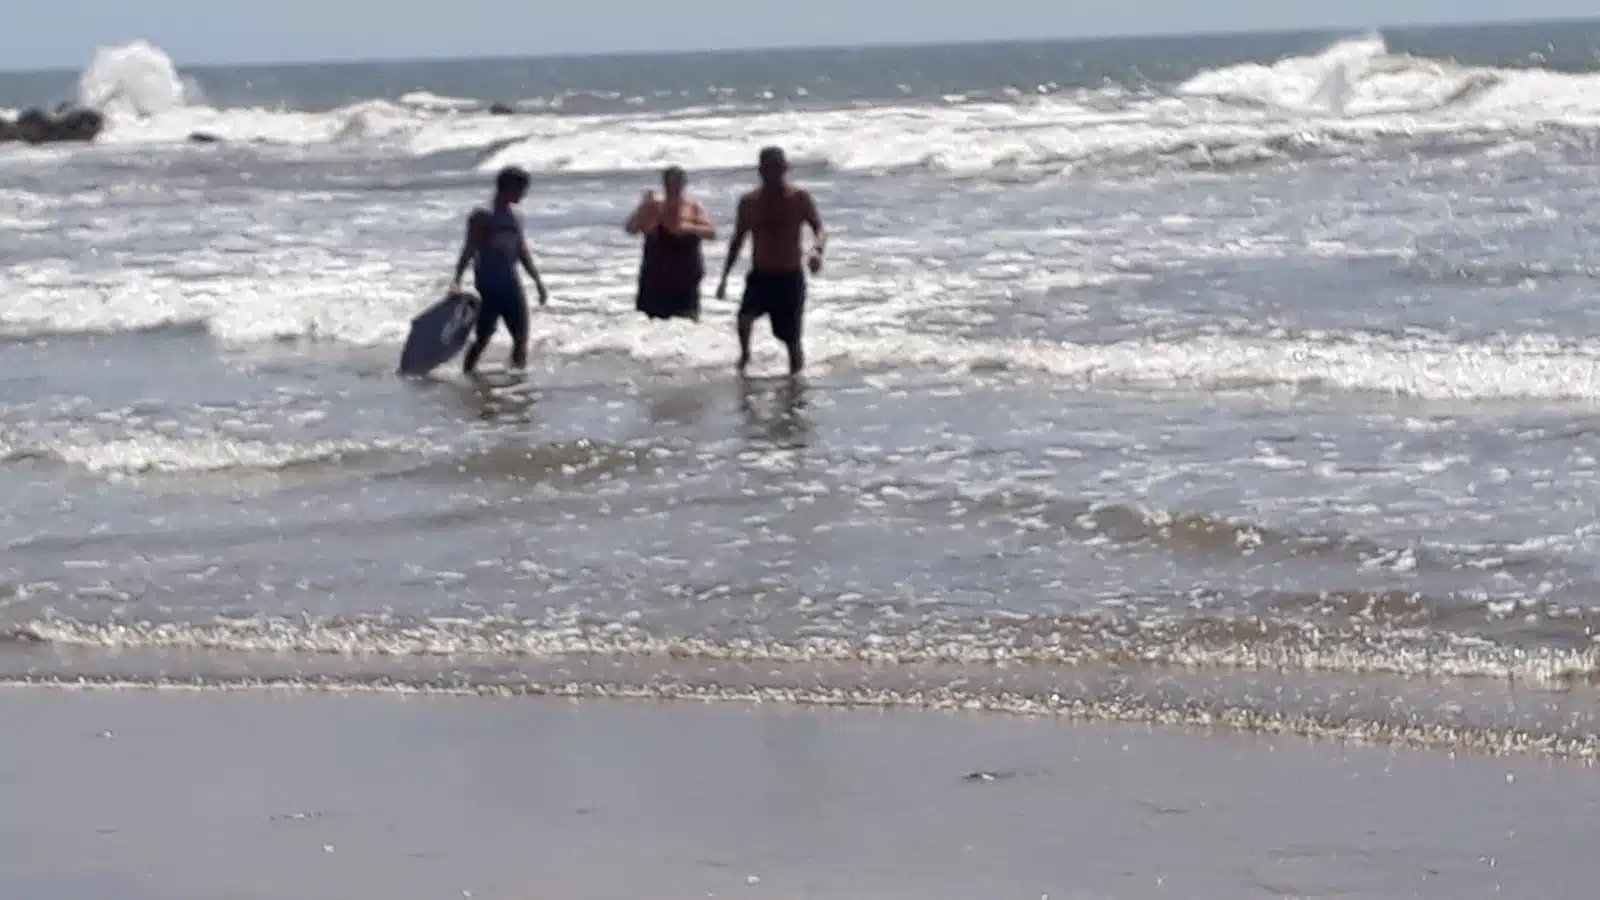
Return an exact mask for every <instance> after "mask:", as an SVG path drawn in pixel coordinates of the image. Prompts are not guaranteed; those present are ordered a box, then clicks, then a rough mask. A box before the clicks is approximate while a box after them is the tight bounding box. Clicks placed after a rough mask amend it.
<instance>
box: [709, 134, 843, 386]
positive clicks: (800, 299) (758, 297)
mask: <svg viewBox="0 0 1600 900" xmlns="http://www.w3.org/2000/svg"><path fill="white" fill-rule="evenodd" d="M758 166H759V171H760V173H761V186H760V187H758V188H756V189H755V190H753V191H750V192H749V193H747V194H745V195H744V196H743V197H740V198H739V211H738V214H737V216H736V218H735V220H734V225H733V239H732V240H731V241H729V243H728V261H727V263H726V264H724V266H723V268H722V282H721V283H720V284H718V285H717V299H718V300H721V299H723V298H724V297H725V296H727V292H728V274H729V273H730V272H732V271H733V265H734V263H736V262H738V260H739V253H740V251H741V250H743V249H744V239H745V236H746V235H749V236H750V237H751V238H752V243H753V245H754V246H753V247H752V248H751V261H750V262H751V265H750V272H749V274H748V275H746V276H745V282H744V299H743V300H742V302H740V304H739V374H741V375H743V374H744V370H745V367H747V366H748V365H749V364H750V330H751V328H753V327H754V326H755V321H756V319H759V318H761V317H762V316H766V317H768V319H769V320H770V321H771V323H772V336H773V337H775V338H777V339H778V340H779V341H781V342H783V345H784V347H785V348H787V349H788V351H789V374H790V375H798V374H800V370H801V369H802V368H803V367H804V366H805V350H804V348H803V345H802V342H801V332H802V325H803V320H804V318H805V307H806V271H807V270H810V272H811V274H813V275H815V274H816V273H817V272H818V271H820V270H821V269H822V253H823V250H824V249H825V248H826V247H827V244H828V236H827V233H826V232H824V231H823V229H822V216H821V215H820V214H819V213H818V212H817V204H816V202H815V201H813V200H812V199H811V194H810V193H809V192H807V191H806V190H804V189H802V188H798V187H795V186H794V185H792V184H790V183H789V180H788V174H789V163H788V161H787V160H786V159H785V158H784V155H783V150H781V149H780V148H778V147H766V148H763V149H762V151H761V158H760V162H759V164H758ZM803 225H805V226H810V228H811V252H810V253H809V254H803V251H802V249H801V246H800V231H801V226H803ZM802 255H805V260H804V265H802V264H801V257H802Z"/></svg>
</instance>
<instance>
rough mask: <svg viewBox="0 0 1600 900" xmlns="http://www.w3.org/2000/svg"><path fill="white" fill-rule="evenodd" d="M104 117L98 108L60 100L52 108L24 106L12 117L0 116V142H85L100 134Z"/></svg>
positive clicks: (104, 124) (104, 125)
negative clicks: (18, 113) (74, 104)
mask: <svg viewBox="0 0 1600 900" xmlns="http://www.w3.org/2000/svg"><path fill="white" fill-rule="evenodd" d="M105 127H106V117H105V116H104V115H102V114H101V113H100V112H98V111H97V110H93V109H88V108H86V107H82V106H70V105H68V104H65V103H63V104H62V105H61V106H58V107H56V108H55V110H54V111H51V110H45V109H40V108H37V107H35V108H33V109H25V110H23V111H22V114H21V115H19V116H17V117H16V118H15V119H7V118H5V117H3V116H0V144H4V143H11V142H21V143H24V144H58V143H68V142H71V143H85V142H88V141H92V140H94V139H95V138H97V137H99V136H100V132H101V131H104V130H105Z"/></svg>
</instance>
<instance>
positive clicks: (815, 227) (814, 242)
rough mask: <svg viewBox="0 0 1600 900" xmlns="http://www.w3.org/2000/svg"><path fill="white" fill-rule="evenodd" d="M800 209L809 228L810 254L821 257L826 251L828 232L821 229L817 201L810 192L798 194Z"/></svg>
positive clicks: (820, 215) (820, 216)
mask: <svg viewBox="0 0 1600 900" xmlns="http://www.w3.org/2000/svg"><path fill="white" fill-rule="evenodd" d="M800 209H801V213H802V214H803V215H804V216H805V222H806V224H807V225H810V226H811V252H812V253H815V254H817V255H818V256H821V255H822V254H823V252H824V251H826V250H827V249H828V232H827V230H826V229H824V228H823V227H822V214H821V213H819V212H817V201H816V200H813V199H812V197H811V192H810V191H801V192H800Z"/></svg>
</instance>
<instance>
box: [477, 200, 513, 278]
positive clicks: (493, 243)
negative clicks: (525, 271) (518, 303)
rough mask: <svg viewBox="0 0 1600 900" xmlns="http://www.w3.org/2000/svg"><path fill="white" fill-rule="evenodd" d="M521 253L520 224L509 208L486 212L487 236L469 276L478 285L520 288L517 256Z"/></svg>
mask: <svg viewBox="0 0 1600 900" xmlns="http://www.w3.org/2000/svg"><path fill="white" fill-rule="evenodd" d="M521 251H522V222H521V220H519V219H518V218H517V214H516V213H514V212H512V211H511V208H510V207H509V206H508V207H505V208H503V209H491V210H490V211H489V236H488V240H486V241H485V242H484V243H483V245H482V246H480V247H479V248H478V254H477V256H476V258H474V259H473V261H472V274H473V277H474V278H475V280H477V281H478V282H479V283H487V284H489V285H491V286H494V287H519V286H520V285H521V282H519V281H518V280H517V265H518V262H517V260H518V256H519V255H520V253H521Z"/></svg>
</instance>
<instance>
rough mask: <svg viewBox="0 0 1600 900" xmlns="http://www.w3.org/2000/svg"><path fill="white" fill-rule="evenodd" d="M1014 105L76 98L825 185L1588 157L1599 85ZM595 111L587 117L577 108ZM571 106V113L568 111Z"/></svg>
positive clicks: (1343, 72)
mask: <svg viewBox="0 0 1600 900" xmlns="http://www.w3.org/2000/svg"><path fill="white" fill-rule="evenodd" d="M1013 93H1014V96H1013V97H1012V98H1010V99H1003V100H1001V101H996V100H972V99H969V98H968V97H966V96H959V95H953V96H947V97H944V98H939V99H936V100H930V101H928V102H915V103H908V104H900V105H882V106H877V107H873V108H829V107H827V106H826V105H822V104H817V105H812V106H809V107H795V106H792V105H788V104H778V103H768V104H766V106H765V107H762V106H761V105H760V104H755V105H751V104H744V105H739V106H733V105H730V104H729V103H727V102H725V101H724V100H722V99H720V98H718V97H716V96H708V97H707V98H706V102H705V103H704V104H702V105H700V106H698V107H696V106H693V105H691V106H689V107H687V108H680V109H676V110H674V111H672V112H670V113H662V112H659V111H652V112H639V111H637V109H638V107H639V106H640V105H641V103H642V101H643V98H626V97H617V98H614V102H613V103H612V105H611V106H610V107H607V108H605V109H604V110H603V111H596V110H584V109H582V108H581V107H583V106H584V105H585V104H578V103H573V102H569V101H570V100H571V98H570V97H568V96H567V95H562V96H560V97H547V98H526V99H524V100H522V101H520V102H516V103H513V104H510V105H509V106H506V107H505V108H503V109H499V110H496V112H498V113H501V114H498V115H496V114H491V113H490V109H489V105H488V104H487V103H486V102H484V101H481V100H477V99H472V98H461V97H446V96H440V95H438V94H435V93H432V92H429V91H427V90H422V89H417V90H411V91H407V92H404V93H402V94H400V95H399V96H397V97H394V98H376V97H375V98H371V99H368V100H364V101H361V102H358V103H355V104H353V105H349V106H346V107H343V108H340V109H335V110H330V111H326V112H311V111H297V110H293V109H269V108H219V107H214V106H209V105H207V104H206V102H205V100H204V95H203V93H202V91H201V90H200V87H199V85H198V84H196V83H195V82H194V81H193V80H192V79H185V78H184V77H183V76H182V75H181V74H180V72H179V70H178V69H177V67H176V66H175V65H174V64H173V63H172V60H171V59H170V58H168V57H167V56H166V55H165V54H164V53H162V51H160V50H159V49H158V48H156V47H154V46H152V45H150V44H148V43H145V42H142V41H141V42H135V43H132V44H129V45H126V46H123V47H113V48H102V49H101V50H100V51H99V52H98V53H97V54H96V56H95V58H94V60H93V62H92V63H91V64H90V66H89V67H88V69H87V70H86V71H85V72H84V74H83V76H82V79H81V84H80V95H81V97H80V99H81V100H82V101H83V102H85V103H88V104H91V105H95V106H100V107H103V108H105V109H106V110H107V111H108V112H109V113H110V115H111V120H112V124H111V127H110V128H109V129H108V131H107V133H106V134H105V135H104V137H103V141H104V142H106V143H110V144H120V145H142V144H157V145H159V144H171V143H176V142H182V141H185V140H187V139H188V138H189V137H190V136H192V135H195V134H197V133H204V134H206V135H208V136H209V137H213V138H217V139H220V140H223V141H227V142H234V143H251V144H258V145H266V146H279V147H289V148H301V149H306V148H316V147H324V148H332V149H334V150H343V151H355V150H381V151H382V152H385V153H399V154H409V155H413V156H418V157H426V156H430V155H435V154H441V153H459V152H468V153H474V154H476V155H477V164H478V166H479V167H480V168H481V169H484V170H488V169H491V168H494V167H498V166H501V165H504V164H507V163H517V164H520V165H523V166H526V167H529V168H531V169H533V170H535V171H539V172H584V173H599V172H615V171H634V170H643V169H652V168H656V167H658V166H660V165H661V164H662V163H663V162H665V161H668V160H671V161H673V162H678V163H681V164H686V165H689V166H692V167H694V168H696V169H700V170H707V169H721V168H731V167H741V168H742V167H745V166H747V165H748V164H749V159H750V157H751V154H752V151H753V149H754V148H755V147H756V146H758V145H759V144H761V143H764V142H767V141H772V140H781V141H783V143H785V144H786V145H787V146H788V147H789V148H790V150H791V153H792V154H793V156H794V157H795V158H796V159H797V160H799V161H800V162H803V163H808V164H812V165H823V166H828V167H831V168H833V169H836V170H841V171H878V170H895V169H915V168H921V169H928V170H933V171H939V172H948V173H953V174H963V175H982V174H1007V175H1015V174H1017V173H1019V172H1036V171H1039V172H1063V171H1067V172H1070V171H1076V170H1080V169H1095V170H1099V169H1107V168H1111V169H1115V168H1127V167H1130V166H1131V167H1135V168H1149V167H1151V166H1158V167H1163V166H1164V167H1179V168H1206V169H1217V168H1221V169H1229V168H1237V167H1240V166H1256V165H1263V164H1269V163H1272V162H1275V161H1290V160H1295V159H1305V158H1312V157H1323V156H1346V155H1354V156H1365V155H1372V154H1385V153H1406V152H1414V151H1416V150H1417V149H1418V148H1419V147H1429V146H1438V147H1440V148H1442V151H1443V152H1465V151H1472V150H1478V149H1481V148H1482V145H1483V144H1484V143H1485V142H1488V143H1491V144H1495V143H1505V142H1510V141H1516V140H1527V139H1549V140H1553V141H1556V142H1558V143H1566V144H1577V145H1580V146H1582V147H1585V148H1587V147H1592V146H1593V145H1594V144H1595V142H1596V136H1597V134H1600V99H1597V98H1600V75H1593V74H1568V73H1558V72H1552V71H1543V70H1538V69H1531V70H1529V69H1517V70H1512V69H1485V68H1472V67H1466V66H1460V65H1456V64H1454V63H1450V62H1446V61H1440V60H1431V59H1423V58H1415V57H1411V56H1406V55H1397V54H1392V53H1390V52H1389V51H1388V48H1387V47H1386V45H1385V43H1384V40H1383V38H1382V37H1381V36H1378V35H1365V36H1360V37H1357V38H1353V39H1350V40H1345V41H1341V42H1338V43H1336V44H1334V45H1333V46H1331V47H1329V48H1327V49H1326V50H1325V51H1323V52H1321V53H1319V54H1315V55H1312V56H1304V57H1291V58H1288V59H1283V60H1280V61H1278V62H1276V63H1272V64H1270V65H1267V64H1258V63H1246V64H1240V65H1234V66H1228V67H1224V68H1219V69H1214V70H1210V71H1205V72H1201V73H1199V74H1197V75H1195V76H1194V77H1192V78H1189V79H1188V80H1187V81H1185V82H1183V83H1182V84H1178V85H1174V86H1172V87H1171V88H1170V89H1169V90H1167V91H1165V92H1152V91H1150V90H1148V89H1147V88H1145V87H1143V86H1140V87H1138V88H1128V87H1121V86H1116V85H1111V86H1105V87H1096V88H1084V89H1067V88H1056V87H1052V88H1049V89H1046V88H1045V87H1043V86H1039V87H1037V88H1035V87H1032V86H1019V87H1018V88H1017V89H1016V90H1015V91H1014V92H1013ZM588 105H589V106H594V105H595V104H588ZM574 107H580V108H578V109H574Z"/></svg>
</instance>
